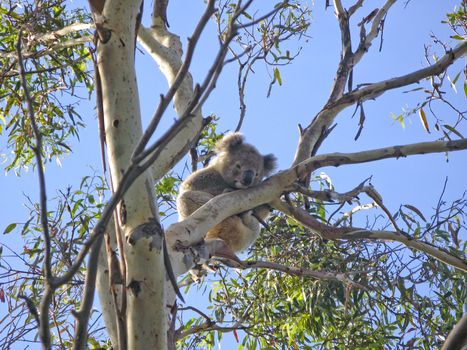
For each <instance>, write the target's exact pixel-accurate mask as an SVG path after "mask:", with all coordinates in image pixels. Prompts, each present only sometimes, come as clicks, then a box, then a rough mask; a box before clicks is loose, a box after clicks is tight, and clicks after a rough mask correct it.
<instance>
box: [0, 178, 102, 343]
mask: <svg viewBox="0 0 467 350" xmlns="http://www.w3.org/2000/svg"><path fill="white" fill-rule="evenodd" d="M105 191H106V186H105V184H104V183H103V181H102V179H101V178H100V177H98V176H86V177H85V178H83V179H82V181H81V184H80V185H79V188H78V189H77V190H73V189H72V188H71V187H68V188H67V189H65V190H64V191H58V193H57V195H56V197H55V198H53V199H52V200H51V201H50V204H51V205H52V206H53V208H54V209H53V210H52V211H49V213H48V220H49V227H50V232H51V239H52V266H53V270H54V272H57V273H58V272H61V271H63V270H65V269H66V268H67V267H68V266H70V265H71V264H72V263H73V260H74V258H75V256H76V254H77V252H78V251H79V250H80V248H81V246H82V245H83V243H84V242H85V241H86V239H87V238H88V236H89V232H90V229H91V228H92V227H93V226H94V224H95V222H96V220H98V219H99V217H100V212H101V210H102V207H103V200H104V195H105ZM26 200H27V204H26V206H27V209H28V211H29V218H28V220H27V221H26V222H25V223H17V224H16V229H15V230H13V231H12V232H7V234H13V232H19V233H20V234H21V237H22V239H23V241H24V246H23V247H22V251H17V250H13V249H11V248H10V247H8V246H7V245H5V244H1V245H0V248H1V249H2V251H3V254H1V255H0V279H1V281H2V287H1V292H2V295H4V302H6V303H7V304H8V309H9V315H8V317H7V318H4V319H3V321H2V327H4V330H3V331H2V332H1V338H0V344H2V345H1V349H10V348H11V347H12V345H13V344H15V342H17V341H24V340H25V339H30V340H31V341H33V342H37V341H38V340H37V337H36V332H37V323H36V322H37V319H35V317H34V314H35V316H36V317H37V309H36V307H37V305H39V303H40V298H41V296H42V293H43V289H44V283H43V272H42V266H43V262H44V254H43V253H44V239H43V236H42V234H41V233H42V227H41V223H40V205H39V203H34V202H32V201H31V200H30V199H29V198H26ZM4 233H5V232H4ZM85 273H86V266H82V267H81V269H80V270H79V271H78V273H77V274H76V275H75V276H74V278H73V279H72V280H71V281H70V283H68V284H66V285H64V286H63V287H62V288H60V289H59V290H58V292H57V294H56V295H55V297H54V302H53V308H52V309H51V310H50V315H51V322H52V325H53V327H54V328H55V329H56V332H55V334H56V339H54V343H56V344H59V345H60V347H61V348H68V347H70V345H71V344H72V341H73V338H72V334H73V327H74V326H73V317H72V315H71V311H72V310H76V309H79V304H80V300H81V294H82V288H83V283H84V276H85ZM99 317H100V316H99V313H98V312H97V311H95V312H93V315H92V321H91V323H90V324H91V327H90V338H89V344H93V343H96V342H99V341H98V340H97V339H96V338H95V337H96V335H97V336H98V337H99V339H101V338H100V337H101V336H102V332H101V330H100V329H99V327H98V326H99V323H96V321H97V320H98V319H99ZM96 325H97V326H96ZM104 339H105V338H104Z"/></svg>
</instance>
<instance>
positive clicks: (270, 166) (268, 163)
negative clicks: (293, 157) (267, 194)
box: [263, 154, 277, 176]
mask: <svg viewBox="0 0 467 350" xmlns="http://www.w3.org/2000/svg"><path fill="white" fill-rule="evenodd" d="M276 161H277V158H276V157H275V156H274V154H266V155H265V156H263V162H264V164H263V168H264V176H268V175H269V174H271V172H272V171H273V170H274V169H275V168H276V165H277V163H276Z"/></svg>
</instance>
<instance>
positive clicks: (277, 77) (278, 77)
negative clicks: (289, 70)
mask: <svg viewBox="0 0 467 350" xmlns="http://www.w3.org/2000/svg"><path fill="white" fill-rule="evenodd" d="M274 80H275V81H277V82H278V83H279V85H282V78H281V73H280V72H279V69H278V68H277V67H276V68H274Z"/></svg>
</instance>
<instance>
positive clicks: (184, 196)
mask: <svg viewBox="0 0 467 350" xmlns="http://www.w3.org/2000/svg"><path fill="white" fill-rule="evenodd" d="M215 151H216V155H217V157H216V158H215V159H214V161H213V162H211V164H209V166H207V167H206V168H204V169H200V170H198V171H195V172H194V173H193V174H191V175H190V176H189V177H188V178H187V179H186V180H185V181H183V183H182V184H181V186H180V192H179V195H178V198H177V209H178V215H179V219H180V220H183V219H184V218H185V217H187V216H189V215H190V214H191V213H193V212H194V211H195V210H196V209H198V208H199V207H201V206H202V205H203V204H205V203H206V202H207V201H209V200H210V199H211V198H213V197H215V196H217V195H220V194H222V193H225V192H230V191H234V190H237V189H243V188H248V187H251V186H255V185H257V184H258V183H259V182H260V181H261V180H262V179H263V178H264V177H265V176H268V175H269V174H270V173H271V172H272V171H273V170H274V168H275V166H276V157H274V155H272V154H268V155H265V156H263V155H261V154H260V153H259V152H258V150H257V149H256V148H255V147H253V146H252V145H250V144H247V143H244V137H243V135H242V134H240V133H238V132H237V133H232V134H229V135H226V136H224V137H223V138H222V139H221V140H220V141H219V142H218V143H217V144H216V149H215ZM254 212H255V214H256V215H257V216H258V217H260V218H261V219H263V220H264V219H266V217H267V216H268V214H269V208H268V206H266V205H264V206H260V207H258V208H255V209H254ZM259 231H260V226H259V222H258V219H257V218H255V217H254V216H253V210H249V211H247V212H244V213H241V214H238V215H234V216H231V217H228V218H227V219H225V220H224V221H222V222H221V223H220V224H218V225H216V226H215V227H213V228H212V229H211V230H210V231H209V232H208V233H207V234H206V236H205V240H206V241H208V240H211V239H222V240H223V241H224V242H225V243H226V244H227V245H228V246H229V247H230V248H231V249H232V251H234V252H238V251H242V250H244V249H246V248H248V247H249V246H250V245H251V244H252V243H253V242H254V241H255V240H256V238H257V237H258V234H259Z"/></svg>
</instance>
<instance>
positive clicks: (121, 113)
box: [98, 0, 167, 349]
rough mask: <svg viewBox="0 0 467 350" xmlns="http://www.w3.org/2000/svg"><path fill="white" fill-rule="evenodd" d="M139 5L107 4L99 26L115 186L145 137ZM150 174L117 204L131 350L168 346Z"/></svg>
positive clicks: (161, 266)
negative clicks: (137, 57) (138, 63)
mask: <svg viewBox="0 0 467 350" xmlns="http://www.w3.org/2000/svg"><path fill="white" fill-rule="evenodd" d="M140 4H141V1H136V2H127V1H118V0H116V1H106V3H105V7H104V11H103V16H102V18H103V19H104V20H103V22H102V23H101V25H102V26H103V27H104V29H105V30H108V33H110V37H109V39H108V41H107V42H104V43H103V42H102V41H99V43H98V67H99V72H100V75H101V80H102V92H103V107H104V118H105V132H106V141H107V147H108V156H109V165H110V169H111V175H112V182H113V184H114V185H115V184H118V183H119V181H120V179H121V175H122V172H123V171H124V170H125V169H127V168H128V166H129V165H130V163H131V155H132V151H133V149H134V147H135V145H136V143H137V141H138V140H139V139H140V138H141V135H142V127H141V115H140V107H139V97H138V89H137V85H136V75H135V67H134V42H135V23H136V15H137V13H138V11H139V8H140ZM153 188H154V187H153V182H152V178H151V176H150V173H145V174H143V175H141V176H140V177H139V178H138V179H137V180H136V181H135V182H134V183H133V185H132V186H131V187H130V189H129V190H128V191H127V192H126V194H125V195H124V197H123V201H122V204H121V205H120V206H119V218H120V220H121V226H122V232H123V233H124V236H125V239H126V242H128V241H131V242H132V244H131V245H130V244H128V243H125V257H126V263H127V274H126V292H127V318H126V323H127V324H126V326H127V327H126V328H127V338H128V349H165V348H167V322H166V319H165V302H164V293H165V288H164V286H165V267H164V263H163V257H162V249H161V247H162V245H161V242H162V237H161V236H160V232H150V231H147V232H145V233H147V234H146V235H141V232H142V230H144V229H145V228H148V227H153V226H152V225H149V226H142V225H145V224H148V223H149V224H151V223H152V222H155V221H156V220H157V211H156V208H155V199H154V196H153Z"/></svg>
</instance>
